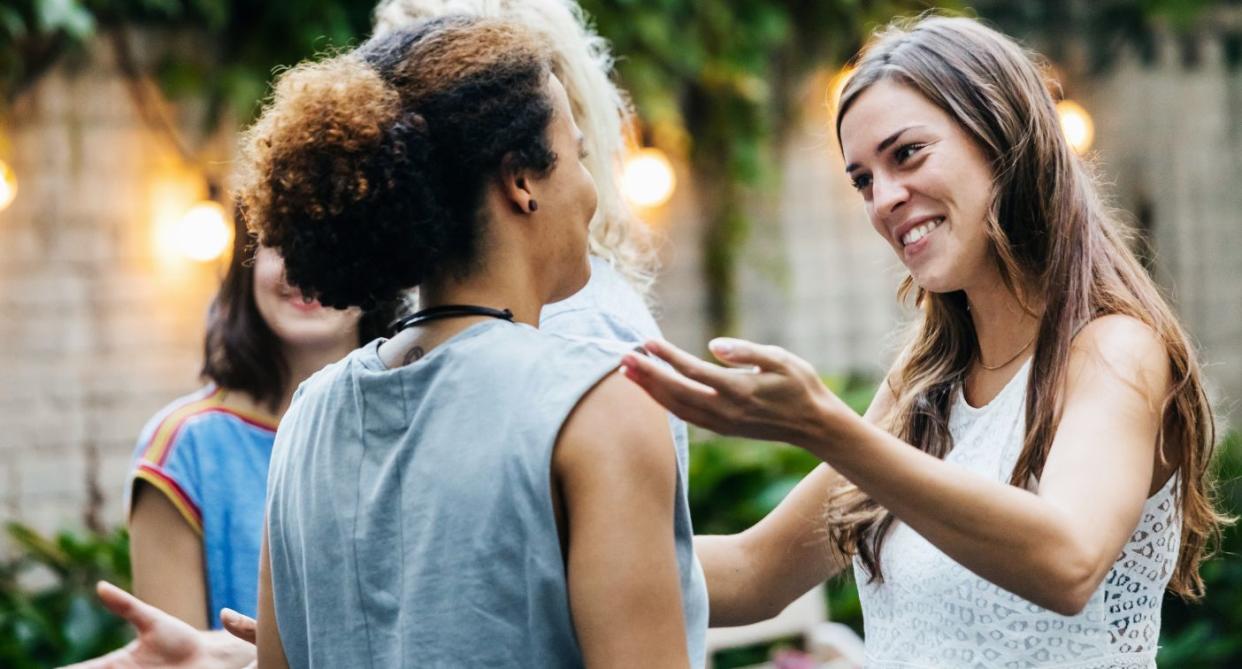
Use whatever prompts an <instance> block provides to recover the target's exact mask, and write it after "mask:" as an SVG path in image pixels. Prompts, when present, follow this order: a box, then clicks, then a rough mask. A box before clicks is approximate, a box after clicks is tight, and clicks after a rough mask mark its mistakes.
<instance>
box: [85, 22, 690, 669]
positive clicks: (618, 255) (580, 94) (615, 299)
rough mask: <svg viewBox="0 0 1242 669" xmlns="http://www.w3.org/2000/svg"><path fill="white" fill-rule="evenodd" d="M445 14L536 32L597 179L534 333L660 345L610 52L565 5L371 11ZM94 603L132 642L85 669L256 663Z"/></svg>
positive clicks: (120, 608) (117, 606)
mask: <svg viewBox="0 0 1242 669" xmlns="http://www.w3.org/2000/svg"><path fill="white" fill-rule="evenodd" d="M449 13H456V14H467V15H471V16H482V17H492V18H500V19H504V20H506V21H510V22H516V23H519V24H521V25H524V26H527V27H528V28H531V29H533V30H535V31H537V32H539V33H540V34H541V35H542V36H543V37H544V39H545V40H546V42H547V44H548V46H549V47H550V49H551V57H552V60H553V62H554V64H555V67H556V70H557V71H558V72H559V73H560V77H561V80H562V82H563V85H564V87H565V90H566V93H567V94H568V96H569V101H570V105H571V108H572V109H573V112H574V116H575V119H576V120H577V123H578V124H579V126H580V128H581V130H582V133H583V137H584V148H585V150H586V154H587V155H586V157H585V158H584V159H583V164H584V165H586V167H587V169H588V170H589V171H590V172H591V174H592V176H593V177H594V180H595V183H596V190H597V192H598V206H597V208H596V211H595V215H594V216H593V218H592V220H591V226H590V237H589V242H590V250H591V258H590V262H591V276H590V279H589V280H588V282H587V284H586V286H584V287H583V288H582V289H581V290H579V291H578V292H576V293H574V294H573V295H571V296H570V297H568V298H567V299H564V300H561V301H559V302H556V303H553V304H549V305H546V306H545V307H544V309H543V310H542V312H541V314H540V329H542V330H544V331H548V332H555V333H561V334H566V335H574V336H586V337H595V338H601V339H608V340H615V341H618V342H623V343H626V344H631V345H637V344H639V343H641V342H642V341H644V340H647V339H650V338H653V337H660V336H661V333H660V328H659V326H658V325H657V323H656V321H655V318H654V317H653V316H652V313H651V310H650V308H649V306H648V296H647V292H648V291H649V289H650V287H651V284H652V279H653V276H654V271H655V259H654V249H653V247H652V245H651V243H650V239H649V235H648V232H647V229H646V228H645V226H644V225H643V224H642V222H641V221H639V220H638V219H637V217H636V216H635V215H634V213H633V212H632V211H631V210H630V208H629V207H628V205H627V203H626V201H625V198H624V197H623V196H622V195H621V191H620V187H619V180H618V174H617V171H618V170H617V168H618V165H619V164H620V159H621V157H622V153H623V151H624V149H625V137H624V129H625V128H627V127H628V126H629V125H630V119H631V114H632V112H631V109H630V107H629V105H628V102H627V98H626V96H625V94H624V92H623V91H621V90H620V89H618V88H617V86H616V84H615V83H614V81H613V79H612V77H611V76H610V73H611V70H612V58H611V56H610V54H609V51H608V46H607V44H606V43H605V42H604V40H603V39H602V38H600V37H599V35H597V34H596V33H595V32H594V31H593V30H592V29H591V28H590V27H589V25H588V21H587V19H586V17H585V16H584V15H583V12H582V10H581V9H580V8H579V7H578V6H577V5H576V4H575V3H573V2H572V1H570V0H504V1H503V2H495V1H493V0H383V1H382V2H380V3H379V5H378V6H377V7H376V8H375V33H376V34H377V35H381V34H384V33H388V32H392V31H395V30H400V29H403V28H406V27H408V26H411V25H414V24H417V23H418V22H421V21H424V20H426V19H429V18H434V17H437V16H441V15H445V14H449ZM668 419H669V425H670V429H671V431H672V434H673V439H674V443H675V446H676V453H677V467H678V480H677V488H678V491H677V499H676V502H675V503H676V514H675V546H676V553H677V562H678V573H679V576H680V578H681V579H682V587H683V592H684V593H685V597H684V601H683V611H684V616H685V624H686V628H687V630H697V631H698V632H696V633H694V634H691V635H690V636H689V638H688V642H689V652H690V657H691V660H692V664H694V665H695V666H701V665H702V664H703V663H704V661H705V659H704V653H705V650H704V639H703V634H702V630H704V629H705V628H706V626H707V615H708V613H707V610H708V604H707V592H706V586H705V581H704V576H703V571H702V568H701V566H700V565H699V563H698V560H697V558H696V557H695V554H694V549H693V541H692V538H693V529H692V526H691V522H690V515H689V503H688V501H687V499H686V490H687V485H688V480H687V479H688V436H687V430H686V425H685V423H684V422H683V421H681V420H680V419H678V418H677V417H675V416H673V415H671V414H670V415H669V416H668ZM256 522H257V520H256ZM172 587H173V588H176V587H178V586H176V585H174V586H172ZM99 595H100V598H101V600H102V601H103V602H104V604H105V605H107V606H108V607H109V608H110V609H111V610H113V611H114V612H115V613H117V614H118V615H121V616H122V617H126V618H127V619H130V621H131V623H132V624H133V626H134V628H135V630H136V632H137V636H138V639H137V640H136V641H135V642H134V643H133V644H131V645H130V646H129V647H127V648H126V649H122V650H121V651H118V652H116V653H113V654H112V655H110V656H107V657H105V658H100V659H98V660H95V661H93V662H92V663H91V664H90V665H85V666H90V667H96V668H99V669H106V668H108V667H116V666H122V665H123V664H124V663H125V662H134V661H139V662H140V665H139V666H203V665H204V664H206V665H210V666H221V667H235V666H238V665H237V664H235V661H234V659H233V658H235V657H238V656H239V655H241V656H244V655H245V653H247V652H249V653H251V655H253V648H252V647H248V646H247V645H244V644H243V645H239V643H240V642H236V641H235V640H234V639H232V638H230V637H228V636H227V635H225V636H223V637H221V636H220V635H219V634H216V633H203V634H198V635H195V634H194V633H192V632H191V631H190V630H189V629H188V628H186V627H184V626H182V625H179V624H178V621H177V620H174V619H171V618H169V617H168V616H167V615H165V614H164V613H163V612H162V611H161V610H160V609H159V608H155V607H151V606H148V605H146V604H144V603H143V602H141V601H139V600H137V599H135V598H134V597H133V596H132V595H130V594H129V593H126V592H124V591H123V590H120V589H118V588H115V587H111V586H108V585H106V584H105V585H101V586H100V589H99ZM227 605H229V604H226V606H227ZM232 608H235V609H239V611H240V613H238V612H236V611H231V610H226V611H224V612H223V615H222V617H221V618H220V619H221V621H222V622H223V623H224V624H225V625H228V624H229V623H230V621H234V622H240V623H241V624H243V625H246V624H252V621H250V620H248V619H247V618H246V617H245V616H244V615H242V614H247V615H248V614H249V612H250V611H251V610H252V607H246V606H243V605H235V606H233V607H232ZM248 629H250V631H251V632H252V628H248ZM135 658H141V659H140V660H135ZM213 663H214V664H213ZM125 666H131V665H125Z"/></svg>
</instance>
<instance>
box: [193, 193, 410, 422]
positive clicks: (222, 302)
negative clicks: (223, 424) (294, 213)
mask: <svg viewBox="0 0 1242 669" xmlns="http://www.w3.org/2000/svg"><path fill="white" fill-rule="evenodd" d="M234 228H235V230H234V235H233V255H232V259H231V260H230V261H229V267H228V270H227V271H226V272H225V274H224V280H223V281H221V282H220V289H219V291H217V292H216V297H215V299H213V300H212V302H211V307H210V308H209V309H208V311H207V332H206V336H204V337H203V367H202V371H201V372H200V374H201V376H202V377H203V378H204V379H207V380H209V381H211V382H212V383H215V384H216V385H218V386H220V387H221V388H227V389H229V390H240V391H243V392H245V393H247V394H249V395H250V396H251V397H252V398H254V400H255V401H256V402H258V403H259V404H261V405H263V406H266V407H267V409H268V410H269V411H272V412H273V413H275V412H276V411H277V410H278V409H279V407H280V400H281V398H282V397H283V396H284V393H285V388H286V386H288V384H289V383H290V381H291V379H290V378H289V365H288V362H287V361H286V360H285V356H284V353H283V351H282V349H281V343H280V339H279V338H277V337H276V333H274V332H272V328H270V327H268V324H267V321H264V320H263V316H262V315H261V314H260V313H259V306H258V304H256V303H255V299H254V262H253V259H254V250H255V245H254V240H253V239H252V238H251V237H250V236H249V235H247V234H246V228H245V225H244V224H242V222H241V217H240V216H238V215H236V214H234ZM405 311H406V308H405V304H404V302H402V301H401V300H400V299H394V300H387V301H384V302H379V303H377V304H376V305H374V306H373V307H372V308H371V309H368V310H366V311H364V312H363V313H362V319H361V320H360V321H359V322H358V345H359V346H361V345H363V344H365V343H367V342H369V341H371V340H372V339H375V338H376V337H385V336H390V335H391V334H392V332H391V328H390V327H389V324H390V323H392V322H393V320H394V319H396V318H397V317H399V316H401V315H403V314H404V313H405Z"/></svg>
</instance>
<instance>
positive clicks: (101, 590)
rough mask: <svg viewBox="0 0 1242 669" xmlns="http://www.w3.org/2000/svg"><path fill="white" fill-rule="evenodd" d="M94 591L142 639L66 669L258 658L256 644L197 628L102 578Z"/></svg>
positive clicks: (219, 666) (212, 665)
mask: <svg viewBox="0 0 1242 669" xmlns="http://www.w3.org/2000/svg"><path fill="white" fill-rule="evenodd" d="M95 590H96V592H97V593H98V594H99V599H100V601H102V602H103V604H104V606H106V607H107V608H108V610H109V611H112V612H113V613H115V614H116V615H118V616H120V617H121V618H124V619H125V620H126V622H128V623H129V624H130V625H131V626H133V628H134V631H135V632H136V633H137V638H136V639H134V640H133V641H131V642H130V643H129V644H127V645H126V646H125V647H124V648H120V649H118V650H115V651H113V652H111V653H108V654H107V655H104V656H103V657H97V658H95V659H93V660H87V661H86V662H81V663H79V664H74V665H71V666H70V667H66V668H65V669H239V668H241V667H247V666H249V665H250V664H251V663H252V662H253V661H254V659H255V649H254V645H253V644H249V643H246V642H244V641H241V640H239V639H235V638H233V637H232V636H230V635H229V634H227V633H225V632H219V631H216V632H205V631H202V630H197V629H194V628H193V627H191V626H190V625H188V624H187V623H185V622H183V621H182V620H180V619H178V618H176V617H175V616H172V615H170V614H169V613H167V612H165V611H162V610H160V609H159V608H157V607H154V606H151V605H150V604H147V603H146V602H144V601H142V600H141V599H138V598H137V597H135V596H133V595H131V594H130V593H128V592H125V591H124V590H122V589H120V588H118V587H116V586H115V585H112V584H111V583H107V582H104V581H100V582H99V584H98V585H97V586H96V587H95Z"/></svg>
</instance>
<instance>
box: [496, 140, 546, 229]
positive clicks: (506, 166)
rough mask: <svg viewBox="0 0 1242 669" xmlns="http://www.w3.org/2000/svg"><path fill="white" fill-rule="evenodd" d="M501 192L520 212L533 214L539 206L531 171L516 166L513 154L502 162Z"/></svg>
mask: <svg viewBox="0 0 1242 669" xmlns="http://www.w3.org/2000/svg"><path fill="white" fill-rule="evenodd" d="M500 192H501V193H502V194H503V195H504V196H505V198H506V199H507V200H508V201H509V203H510V205H512V207H513V211H514V212H515V213H518V214H532V213H534V212H535V211H536V209H537V208H538V207H539V205H538V203H537V202H536V201H535V183H534V179H532V178H531V175H530V172H529V171H527V170H524V169H521V168H519V167H517V166H516V161H515V160H514V158H513V156H512V154H510V155H507V156H505V157H504V160H502V161H501V163H500Z"/></svg>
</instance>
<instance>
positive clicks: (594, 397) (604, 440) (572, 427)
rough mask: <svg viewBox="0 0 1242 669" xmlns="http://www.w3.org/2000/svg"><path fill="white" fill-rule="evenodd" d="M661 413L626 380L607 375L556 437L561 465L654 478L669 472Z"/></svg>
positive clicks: (670, 460)
mask: <svg viewBox="0 0 1242 669" xmlns="http://www.w3.org/2000/svg"><path fill="white" fill-rule="evenodd" d="M672 454H673V447H672V434H671V432H670V431H669V426H668V416H667V414H666V413H665V411H664V409H663V408H662V407H661V406H660V405H659V404H657V403H656V402H655V400H653V399H651V398H650V397H648V396H647V394H646V393H645V392H643V390H642V389H641V388H639V387H638V386H637V385H635V384H634V383H633V382H631V381H630V380H629V379H627V378H625V377H624V376H622V375H621V374H618V373H615V372H613V373H609V374H608V375H607V376H605V377H604V378H603V379H601V380H600V382H599V383H598V384H596V385H595V387H594V388H592V389H591V390H590V391H589V392H588V393H587V394H586V395H585V396H583V398H582V400H581V401H580V402H578V406H577V407H575V408H574V410H573V412H572V413H571V414H570V416H569V418H568V420H566V421H565V425H564V427H563V428H562V429H561V434H560V437H559V438H558V439H557V449H556V456H555V459H556V461H557V463H558V465H560V466H562V467H563V466H571V467H572V466H576V465H582V466H587V467H591V468H593V469H598V468H603V467H609V466H612V467H619V468H621V469H622V470H625V471H630V472H635V473H645V474H654V473H657V472H665V471H668V472H673V471H674V469H673V463H674V460H673V458H672Z"/></svg>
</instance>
